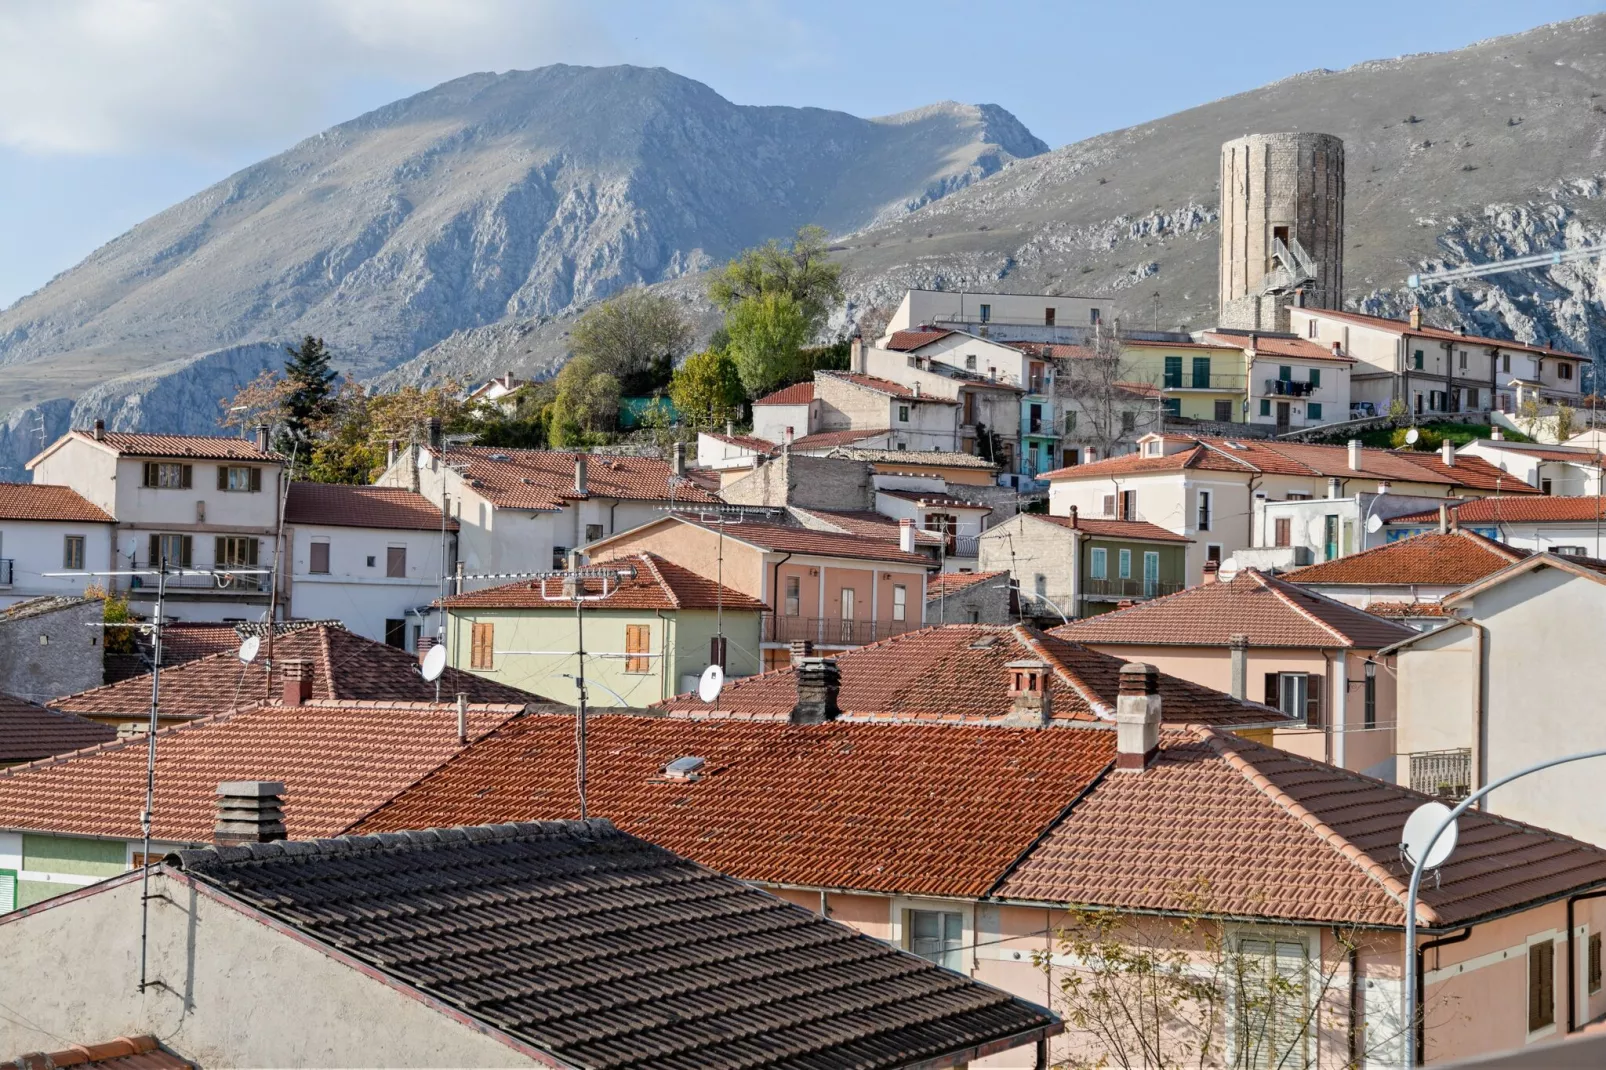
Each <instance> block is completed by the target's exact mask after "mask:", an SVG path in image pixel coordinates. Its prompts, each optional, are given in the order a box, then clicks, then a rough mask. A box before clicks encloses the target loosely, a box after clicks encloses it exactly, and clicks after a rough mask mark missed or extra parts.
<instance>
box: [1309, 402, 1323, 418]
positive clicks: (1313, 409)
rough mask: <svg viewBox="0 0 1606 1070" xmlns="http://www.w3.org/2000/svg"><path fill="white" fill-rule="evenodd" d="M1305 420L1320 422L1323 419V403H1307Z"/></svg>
mask: <svg viewBox="0 0 1606 1070" xmlns="http://www.w3.org/2000/svg"><path fill="white" fill-rule="evenodd" d="M1305 418H1306V419H1308V420H1320V419H1321V418H1322V403H1321V402H1319V401H1308V402H1306V403H1305Z"/></svg>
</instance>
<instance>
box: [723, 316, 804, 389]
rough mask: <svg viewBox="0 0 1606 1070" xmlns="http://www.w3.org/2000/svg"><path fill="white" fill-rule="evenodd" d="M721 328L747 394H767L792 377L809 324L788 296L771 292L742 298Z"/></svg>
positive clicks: (795, 371) (794, 374) (795, 372)
mask: <svg viewBox="0 0 1606 1070" xmlns="http://www.w3.org/2000/svg"><path fill="white" fill-rule="evenodd" d="M725 327H726V329H727V330H728V331H730V339H731V341H730V354H731V358H732V359H733V360H734V361H735V362H736V370H737V372H738V373H739V374H740V375H741V378H742V385H743V386H744V387H746V388H747V392H748V394H749V395H751V396H752V397H758V396H759V395H761V394H767V393H769V392H770V391H771V390H774V389H775V388H776V387H778V386H780V385H782V384H783V383H787V382H790V381H791V380H792V379H793V378H794V377H795V376H796V374H797V368H798V351H799V350H800V349H802V347H803V343H804V342H806V341H807V340H808V337H809V321H808V314H807V313H806V312H805V311H804V308H803V306H802V304H800V303H799V302H798V300H797V299H796V298H795V297H793V296H792V295H791V294H788V293H784V292H780V291H775V292H771V293H766V294H763V295H761V296H757V297H748V298H743V299H742V300H741V301H738V302H737V303H736V304H735V305H734V306H733V307H732V308H731V310H730V313H729V314H728V315H727V316H726V317H725Z"/></svg>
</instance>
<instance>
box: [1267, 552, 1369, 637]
mask: <svg viewBox="0 0 1606 1070" xmlns="http://www.w3.org/2000/svg"><path fill="white" fill-rule="evenodd" d="M1249 574H1250V575H1251V576H1253V577H1254V578H1255V580H1256V581H1257V582H1258V583H1259V584H1260V585H1261V586H1262V587H1264V588H1266V589H1267V590H1268V591H1270V592H1271V593H1272V594H1274V595H1276V596H1277V597H1278V599H1279V600H1281V602H1282V603H1283V605H1285V606H1287V607H1288V608H1289V609H1292V610H1293V611H1294V612H1295V613H1298V614H1299V615H1300V616H1302V617H1304V618H1305V619H1306V620H1308V621H1310V622H1311V623H1312V624H1315V625H1316V626H1317V627H1318V628H1321V629H1322V630H1323V631H1325V632H1327V634H1328V635H1331V636H1333V637H1334V638H1336V639H1338V640H1339V642H1341V643H1342V644H1344V645H1345V646H1351V647H1352V646H1354V645H1355V640H1353V639H1351V638H1350V637H1349V636H1347V635H1345V634H1344V633H1343V632H1341V631H1339V630H1338V628H1336V627H1335V626H1333V625H1331V624H1329V623H1327V622H1326V621H1325V620H1322V618H1320V617H1318V616H1317V615H1316V614H1314V613H1312V612H1311V611H1310V610H1308V609H1306V608H1305V607H1304V606H1302V605H1300V604H1299V603H1298V602H1295V601H1294V599H1293V598H1292V596H1290V595H1289V593H1288V592H1287V591H1285V590H1283V585H1282V583H1281V582H1280V581H1278V580H1276V578H1275V577H1272V576H1267V575H1266V574H1264V573H1263V572H1261V571H1260V570H1259V569H1250V570H1249ZM1311 593H1312V594H1314V593H1315V592H1311ZM1326 601H1329V602H1332V603H1333V604H1335V605H1343V603H1342V602H1339V601H1337V600H1336V599H1331V598H1330V599H1326ZM1345 608H1346V609H1353V608H1354V607H1353V606H1345ZM1359 612H1362V613H1365V612H1366V611H1365V610H1364V609H1363V610H1360V611H1359Z"/></svg>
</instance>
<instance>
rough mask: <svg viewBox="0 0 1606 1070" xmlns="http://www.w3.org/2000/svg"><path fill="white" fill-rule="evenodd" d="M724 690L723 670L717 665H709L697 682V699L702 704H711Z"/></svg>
mask: <svg viewBox="0 0 1606 1070" xmlns="http://www.w3.org/2000/svg"><path fill="white" fill-rule="evenodd" d="M723 690H725V670H724V669H721V668H720V667H719V666H718V665H710V666H709V667H708V668H706V669H704V670H703V675H702V678H701V679H699V680H698V681H697V697H698V698H700V699H702V700H703V701H704V702H713V701H714V700H715V699H717V698H719V693H720V692H721V691H723Z"/></svg>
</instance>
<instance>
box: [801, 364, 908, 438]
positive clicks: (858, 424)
mask: <svg viewBox="0 0 1606 1070" xmlns="http://www.w3.org/2000/svg"><path fill="white" fill-rule="evenodd" d="M814 397H815V399H816V400H818V401H819V402H820V430H821V431H842V430H848V429H855V430H858V429H862V430H866V431H878V430H880V429H881V428H883V427H888V426H890V424H891V423H892V421H891V418H890V416H891V411H892V410H891V405H892V399H891V398H889V397H888V396H887V395H885V394H882V393H879V392H877V391H875V390H869V389H866V388H865V387H862V386H854V385H853V384H852V383H850V382H848V381H846V380H845V379H838V378H836V377H835V376H832V375H816V376H815V377H814Z"/></svg>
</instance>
